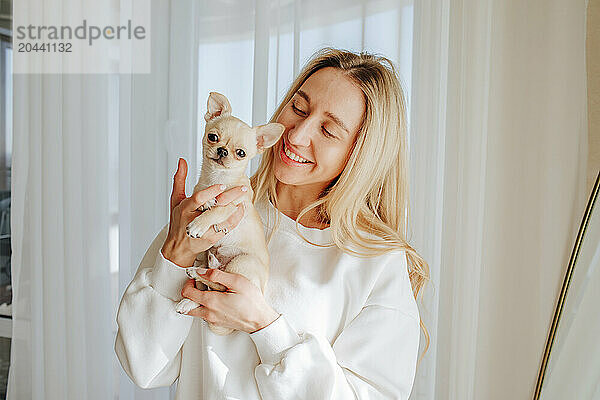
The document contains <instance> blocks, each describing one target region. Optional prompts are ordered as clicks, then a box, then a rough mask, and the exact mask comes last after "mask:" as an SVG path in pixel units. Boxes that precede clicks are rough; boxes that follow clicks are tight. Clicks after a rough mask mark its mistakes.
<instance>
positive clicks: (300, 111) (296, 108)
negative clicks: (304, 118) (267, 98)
mask: <svg viewBox="0 0 600 400" xmlns="http://www.w3.org/2000/svg"><path fill="white" fill-rule="evenodd" d="M292 108H293V109H294V111H295V112H296V113H297V114H299V115H305V114H306V113H305V112H304V111H302V110H301V109H299V108H298V107H296V106H295V105H294V104H293V103H292Z"/></svg>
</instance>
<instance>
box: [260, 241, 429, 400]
mask: <svg viewBox="0 0 600 400" xmlns="http://www.w3.org/2000/svg"><path fill="white" fill-rule="evenodd" d="M402 254H404V252H403V251H402ZM402 258H403V259H404V261H403V260H402ZM402 258H399V257H398V256H394V257H392V258H391V259H392V260H393V261H395V262H391V263H390V265H389V266H388V267H387V268H384V270H383V272H382V273H380V275H379V277H378V279H377V281H376V283H375V285H374V287H373V290H372V291H371V294H370V295H369V297H368V299H367V301H366V303H365V304H364V306H363V307H362V309H361V311H360V312H359V313H358V315H356V316H355V317H354V318H353V319H352V320H351V321H350V322H349V323H348V324H347V325H346V326H345V328H344V329H343V330H342V332H341V333H340V334H339V335H338V336H337V338H336V339H335V340H334V341H333V343H332V344H330V343H329V342H328V341H327V339H326V338H324V337H322V336H320V335H316V334H313V333H310V332H303V331H297V330H296V329H295V328H294V327H293V326H292V325H291V324H290V322H289V321H288V319H287V318H286V317H285V315H284V314H281V315H280V316H279V317H278V318H277V319H276V320H275V321H274V322H272V323H271V324H270V325H268V326H266V327H265V328H263V329H261V330H259V331H256V332H254V333H252V334H250V337H251V338H252V340H253V341H254V344H255V346H256V348H257V351H258V354H259V357H260V361H261V363H260V364H259V365H258V366H257V367H256V369H255V371H254V373H255V378H256V381H257V385H258V388H259V390H260V393H261V396H262V398H263V399H264V400H271V399H311V400H325V399H327V400H333V399H336V400H338V399H340V400H341V399H373V400H375V399H400V400H406V399H408V397H409V395H410V392H411V389H412V385H413V380H414V376H415V369H416V361H417V353H418V348H419V335H420V330H419V329H420V319H419V314H418V310H417V306H416V301H415V299H414V297H413V294H412V289H411V286H410V281H409V279H408V272H407V271H406V258H405V256H403V257H402Z"/></svg>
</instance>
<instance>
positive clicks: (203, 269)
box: [196, 267, 208, 275]
mask: <svg viewBox="0 0 600 400" xmlns="http://www.w3.org/2000/svg"><path fill="white" fill-rule="evenodd" d="M207 271H208V268H200V267H198V268H196V272H197V273H198V274H200V275H204V274H205V273H206V272H207Z"/></svg>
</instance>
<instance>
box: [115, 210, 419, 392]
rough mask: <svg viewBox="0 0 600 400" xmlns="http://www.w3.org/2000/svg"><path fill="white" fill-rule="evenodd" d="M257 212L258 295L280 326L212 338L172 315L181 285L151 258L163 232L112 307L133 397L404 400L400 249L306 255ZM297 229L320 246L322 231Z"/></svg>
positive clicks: (406, 351) (405, 332) (414, 325)
mask: <svg viewBox="0 0 600 400" xmlns="http://www.w3.org/2000/svg"><path fill="white" fill-rule="evenodd" d="M256 207H257V210H258V212H259V215H260V216H261V218H262V219H263V222H265V233H266V234H267V235H268V234H269V233H270V232H271V230H272V229H273V223H274V217H275V215H276V214H279V216H280V220H281V222H280V224H279V227H278V228H277V230H276V232H275V234H274V235H273V237H272V239H271V242H270V243H269V245H268V248H269V253H270V258H271V264H270V276H269V281H268V284H267V289H266V293H265V298H266V300H267V301H268V302H269V304H271V306H272V307H273V308H274V309H275V310H276V311H277V312H279V313H280V316H279V318H278V319H277V320H275V322H273V323H271V324H270V325H268V326H266V327H265V328H263V329H261V330H259V331H256V332H254V333H252V334H248V333H245V332H240V331H235V332H234V333H232V334H231V335H228V336H219V335H215V334H214V333H212V331H210V329H208V326H207V324H206V322H205V321H204V320H203V319H202V318H198V317H192V316H188V315H180V314H178V313H177V312H176V311H175V306H176V304H177V302H178V301H179V300H180V299H181V298H182V297H181V289H182V287H183V284H184V283H185V281H186V280H187V279H188V277H187V275H186V274H185V272H184V269H183V268H181V267H179V266H177V265H176V264H173V263H172V262H170V261H168V260H166V259H165V258H164V257H163V256H162V253H161V252H160V248H161V247H162V244H163V243H164V240H165V238H166V233H167V228H168V226H165V227H164V228H163V229H162V231H161V232H160V233H159V234H158V236H157V237H156V239H155V240H154V241H153V242H152V245H151V246H150V248H149V249H148V251H147V252H146V255H145V256H144V258H143V260H142V262H141V265H140V266H139V268H138V270H137V272H136V274H135V276H134V278H133V280H132V281H131V283H130V284H129V286H128V287H127V289H126V290H125V293H124V294H123V298H122V299H121V303H120V305H119V310H118V314H117V323H118V326H119V330H118V332H117V338H116V341H115V351H116V353H117V356H118V358H119V361H120V362H121V365H122V366H123V368H124V370H125V371H126V372H127V374H128V375H129V377H130V378H131V379H132V380H133V382H134V383H135V384H136V385H138V386H140V387H142V388H155V387H160V386H170V385H171V384H172V383H173V382H174V381H175V380H176V379H177V378H179V381H178V385H177V394H176V396H175V398H176V400H200V399H202V400H213V399H214V400H218V399H239V400H255V399H256V400H258V399H262V400H287V399H306V400H321V399H323V400H324V399H408V397H409V394H410V392H411V388H412V384H413V380H414V376H415V365H416V360H417V353H418V347H419V334H420V333H419V332H420V331H419V313H418V310H417V305H416V302H415V299H414V297H413V294H412V290H411V285H410V281H409V278H408V272H407V261H406V256H405V252H404V251H395V252H392V253H388V254H385V255H382V256H377V257H370V258H360V257H355V256H351V255H348V254H345V253H343V252H342V251H340V250H339V249H338V248H337V247H328V248H321V247H316V246H313V245H311V244H308V243H306V242H304V241H303V239H302V238H301V237H300V236H299V235H298V234H297V232H296V228H295V221H294V220H293V219H291V218H289V217H287V216H286V215H285V214H283V213H281V212H280V211H279V210H277V209H276V208H275V207H274V206H273V205H272V204H271V203H270V202H265V203H263V204H257V205H256ZM267 217H268V218H267ZM299 229H300V231H301V232H302V234H303V235H304V236H305V237H307V238H308V239H309V240H311V241H312V242H316V243H321V244H326V243H330V242H331V228H326V229H322V230H320V229H315V228H307V227H304V226H301V225H299Z"/></svg>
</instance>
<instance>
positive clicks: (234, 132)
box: [206, 116, 256, 142]
mask: <svg viewBox="0 0 600 400" xmlns="http://www.w3.org/2000/svg"><path fill="white" fill-rule="evenodd" d="M206 131H207V133H210V132H212V131H216V132H217V133H218V134H219V136H221V139H227V138H232V140H234V141H237V142H241V141H243V142H246V141H248V142H251V141H252V140H256V135H255V134H254V131H253V130H252V128H251V127H249V126H248V124H246V123H245V122H244V121H242V120H240V119H238V118H236V117H233V116H227V117H225V118H221V119H218V120H216V121H215V122H213V123H212V124H209V125H207V126H206Z"/></svg>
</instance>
